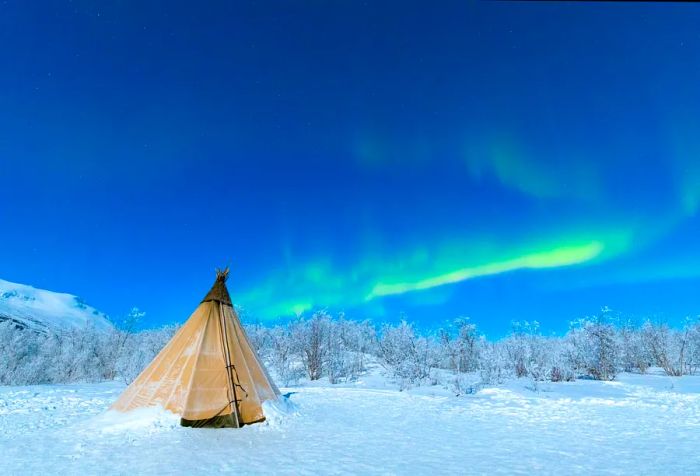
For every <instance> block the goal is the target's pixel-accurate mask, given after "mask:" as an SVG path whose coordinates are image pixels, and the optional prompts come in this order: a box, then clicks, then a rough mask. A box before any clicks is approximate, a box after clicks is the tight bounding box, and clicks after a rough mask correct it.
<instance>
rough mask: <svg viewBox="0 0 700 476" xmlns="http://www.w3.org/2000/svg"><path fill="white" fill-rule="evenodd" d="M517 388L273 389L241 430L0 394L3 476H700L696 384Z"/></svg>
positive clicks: (69, 391)
mask: <svg viewBox="0 0 700 476" xmlns="http://www.w3.org/2000/svg"><path fill="white" fill-rule="evenodd" d="M529 384H530V382H528V381H527V380H520V381H513V382H511V383H508V384H506V385H503V386H499V387H495V388H487V389H483V390H481V391H479V392H478V393H476V394H474V395H468V396H463V397H454V396H451V395H450V394H449V392H447V391H446V390H445V389H442V388H440V387H421V388H417V389H414V390H411V391H408V392H400V391H398V390H397V389H396V387H395V386H394V385H392V384H390V383H387V382H386V381H385V380H384V379H383V378H381V377H379V375H378V370H375V371H374V372H372V373H370V375H368V376H366V377H365V378H364V379H362V380H361V381H359V382H356V383H353V384H347V385H335V386H331V385H328V384H323V383H322V384H317V385H313V386H310V385H301V386H298V387H292V388H286V389H283V391H284V392H289V393H291V395H290V396H289V400H290V401H291V402H292V403H293V404H294V409H293V411H291V412H287V413H282V412H275V413H274V414H272V415H270V418H268V422H267V423H264V424H259V425H253V426H250V427H245V428H243V429H241V430H235V429H226V430H212V429H191V428H182V427H180V426H178V419H177V418H176V417H173V416H172V415H169V414H167V413H162V412H159V411H144V412H140V413H138V414H135V415H115V414H111V413H106V414H105V413H104V412H105V410H106V409H107V407H108V406H109V405H110V403H111V402H112V401H114V399H115V398H116V397H117V396H118V395H119V393H120V392H121V391H122V389H123V386H122V385H120V384H118V383H103V384H91V385H54V386H33V387H0V455H1V461H0V474H13V475H14V474H18V475H25V474H60V475H64V476H65V475H84V474H95V475H101V476H106V475H112V474H124V475H126V474H129V475H133V474H207V473H228V472H230V473H236V474H271V473H272V474H411V475H413V474H430V475H436V474H635V475H636V474H673V475H681V474H700V393H699V392H700V377H683V378H670V377H665V376H662V375H646V376H639V375H622V376H620V377H619V379H618V380H617V381H615V382H605V383H604V382H594V381H583V380H580V381H577V382H573V383H557V384H543V385H541V386H540V387H539V389H538V391H536V392H535V391H533V390H531V389H529V388H528V387H529V386H530V385H529Z"/></svg>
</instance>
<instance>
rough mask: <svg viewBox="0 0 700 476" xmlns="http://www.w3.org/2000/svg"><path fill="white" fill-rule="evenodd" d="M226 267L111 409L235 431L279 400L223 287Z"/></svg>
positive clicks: (218, 273) (254, 419)
mask: <svg viewBox="0 0 700 476" xmlns="http://www.w3.org/2000/svg"><path fill="white" fill-rule="evenodd" d="M227 277H228V268H227V269H225V270H223V271H220V270H217V276H216V282H215V283H214V286H213V287H212V288H211V290H210V291H209V293H208V294H207V295H206V296H205V298H204V300H203V301H202V302H201V303H200V304H199V307H197V309H196V310H195V311H194V313H193V314H192V315H191V316H190V318H189V319H188V320H187V322H185V324H184V325H183V326H182V328H181V329H180V330H179V331H178V332H177V334H175V336H174V337H173V338H172V340H171V341H170V342H169V343H168V344H167V345H166V346H165V348H163V350H162V351H161V352H160V353H159V354H158V355H157V356H156V358H155V359H153V362H151V363H150V365H148V367H146V369H145V370H144V371H143V372H141V374H140V375H139V376H138V377H137V378H136V380H134V381H133V382H132V383H131V385H129V387H128V388H127V389H126V390H125V391H124V393H123V394H122V395H121V396H120V397H119V399H118V400H117V401H116V402H115V403H114V404H113V405H112V409H113V410H117V411H120V412H127V411H130V410H133V409H136V408H141V407H150V406H161V407H163V408H165V409H167V410H170V411H171V412H173V413H176V414H177V415H180V417H181V420H180V422H181V424H182V425H183V426H191V427H216V428H221V427H234V428H239V427H241V426H243V425H247V424H250V423H256V422H260V421H263V420H264V419H265V415H264V414H263V409H262V403H263V402H264V401H266V400H274V399H277V398H278V397H279V394H280V393H279V390H278V389H277V387H276V386H275V384H274V383H273V382H272V379H271V378H270V376H269V375H268V373H267V371H266V369H265V367H264V366H263V364H262V362H261V361H260V358H259V357H258V355H257V354H256V352H255V350H254V349H253V347H252V346H251V345H250V342H249V340H248V337H247V336H246V333H245V331H244V330H243V327H242V326H241V323H240V320H239V319H238V315H237V314H236V311H235V310H234V309H233V306H232V304H231V298H230V296H229V293H228V289H227V288H226V279H227Z"/></svg>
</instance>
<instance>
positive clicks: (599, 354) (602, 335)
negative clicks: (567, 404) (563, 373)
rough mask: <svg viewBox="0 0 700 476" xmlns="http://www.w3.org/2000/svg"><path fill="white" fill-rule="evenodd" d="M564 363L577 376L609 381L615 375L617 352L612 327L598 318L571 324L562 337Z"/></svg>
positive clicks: (602, 318)
mask: <svg viewBox="0 0 700 476" xmlns="http://www.w3.org/2000/svg"><path fill="white" fill-rule="evenodd" d="M566 340H567V343H568V351H567V357H568V358H567V361H568V363H569V364H570V365H571V367H572V369H573V370H574V371H575V372H577V373H578V374H582V375H587V376H589V377H591V378H594V379H596V380H613V379H614V378H615V376H616V375H617V372H618V368H619V365H618V356H619V349H618V343H617V339H616V333H615V327H614V326H613V325H612V324H611V323H608V322H606V321H605V317H604V316H601V317H599V318H596V319H593V320H591V319H581V320H578V321H575V322H574V323H572V327H571V330H570V331H569V333H568V334H567V336H566Z"/></svg>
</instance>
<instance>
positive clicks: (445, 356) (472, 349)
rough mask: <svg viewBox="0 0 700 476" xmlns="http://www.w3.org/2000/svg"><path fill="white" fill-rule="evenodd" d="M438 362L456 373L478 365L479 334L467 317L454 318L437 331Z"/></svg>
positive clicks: (470, 370)
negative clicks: (448, 324) (438, 342)
mask: <svg viewBox="0 0 700 476" xmlns="http://www.w3.org/2000/svg"><path fill="white" fill-rule="evenodd" d="M439 338H440V345H439V352H440V357H441V358H440V362H441V364H442V366H443V367H444V368H448V369H451V370H454V371H456V372H457V373H464V372H473V371H475V370H476V369H477V368H478V366H479V342H480V339H479V334H478V332H477V328H476V325H475V324H473V323H472V322H470V321H469V318H464V317H460V318H457V319H455V320H454V321H453V322H452V324H451V325H450V326H449V327H448V328H447V329H441V330H440V333H439Z"/></svg>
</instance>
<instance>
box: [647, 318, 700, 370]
mask: <svg viewBox="0 0 700 476" xmlns="http://www.w3.org/2000/svg"><path fill="white" fill-rule="evenodd" d="M641 338H642V342H643V344H644V347H645V349H646V351H647V352H648V353H649V356H650V358H651V360H652V361H653V363H654V364H655V365H657V366H659V367H661V368H662V369H663V370H664V372H666V374H667V375H671V376H675V377H678V376H681V375H689V374H693V373H695V372H696V371H697V370H698V368H700V328H699V326H698V323H697V322H695V323H694V322H692V321H690V320H686V323H685V325H684V326H683V328H682V329H681V330H674V329H671V328H670V327H669V326H668V325H666V324H662V323H652V322H650V321H647V322H645V323H644V325H643V326H642V331H641Z"/></svg>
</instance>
